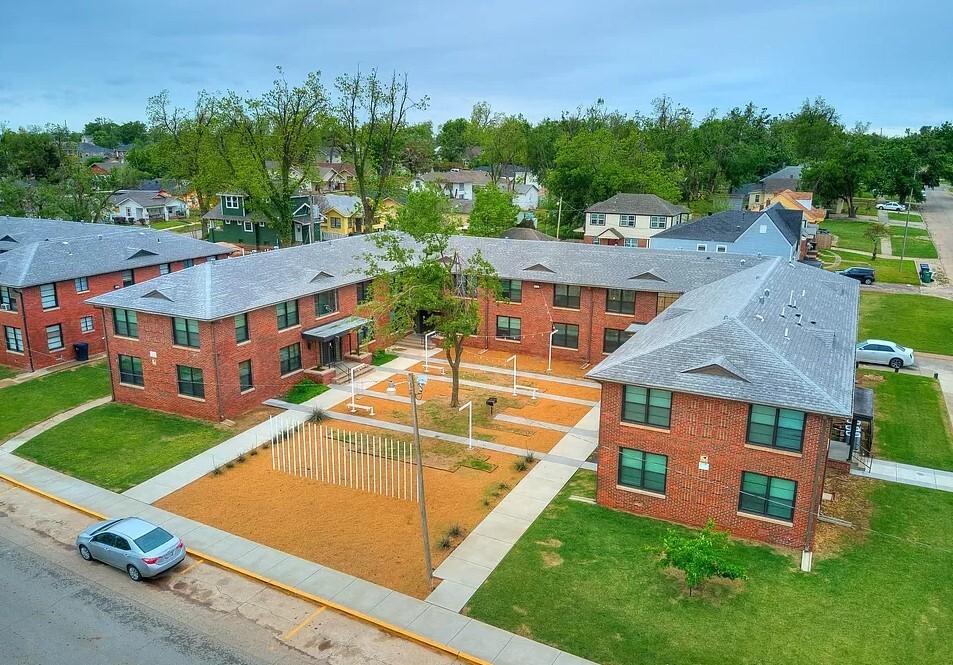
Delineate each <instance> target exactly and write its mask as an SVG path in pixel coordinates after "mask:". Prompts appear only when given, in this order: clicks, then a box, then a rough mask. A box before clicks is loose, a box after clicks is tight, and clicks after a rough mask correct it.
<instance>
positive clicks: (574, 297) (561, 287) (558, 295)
mask: <svg viewBox="0 0 953 665" xmlns="http://www.w3.org/2000/svg"><path fill="white" fill-rule="evenodd" d="M579 291H580V287H578V286H576V285H575V284H556V288H555V291H554V293H553V306H554V307H564V308H566V309H579Z"/></svg>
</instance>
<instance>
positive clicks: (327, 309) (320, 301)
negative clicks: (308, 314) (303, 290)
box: [314, 289, 338, 318]
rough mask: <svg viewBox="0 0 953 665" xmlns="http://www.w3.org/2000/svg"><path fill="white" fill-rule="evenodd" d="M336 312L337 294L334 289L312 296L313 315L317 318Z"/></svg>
mask: <svg viewBox="0 0 953 665" xmlns="http://www.w3.org/2000/svg"><path fill="white" fill-rule="evenodd" d="M336 311H338V292H337V290H335V289H332V290H330V291H322V292H321V293H316V294H315V295H314V315H315V316H316V317H318V318H320V317H322V316H326V315H328V314H333V313H334V312H336Z"/></svg>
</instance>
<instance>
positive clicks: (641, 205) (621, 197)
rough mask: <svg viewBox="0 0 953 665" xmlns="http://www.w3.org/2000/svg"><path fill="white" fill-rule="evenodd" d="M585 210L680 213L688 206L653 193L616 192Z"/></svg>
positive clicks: (640, 213)
mask: <svg viewBox="0 0 953 665" xmlns="http://www.w3.org/2000/svg"><path fill="white" fill-rule="evenodd" d="M586 212H608V213H621V214H630V215H656V216H658V215H664V216H666V217H667V216H670V215H681V214H684V213H687V212H689V210H688V208H686V207H685V206H681V205H676V204H674V203H669V202H668V201H666V200H665V199H663V198H659V197H658V196H656V195H655V194H621V193H620V194H616V195H615V196H613V197H610V198H608V199H606V200H605V201H600V202H599V203H593V204H592V205H591V206H589V207H588V208H586Z"/></svg>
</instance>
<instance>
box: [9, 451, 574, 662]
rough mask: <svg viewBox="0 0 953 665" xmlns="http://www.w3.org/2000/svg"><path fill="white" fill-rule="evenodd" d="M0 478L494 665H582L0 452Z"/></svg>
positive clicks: (548, 649) (515, 637)
mask: <svg viewBox="0 0 953 665" xmlns="http://www.w3.org/2000/svg"><path fill="white" fill-rule="evenodd" d="M0 474H2V475H3V476H6V477H7V478H9V479H11V480H13V481H16V482H21V483H25V484H27V485H30V486H32V487H35V488H36V489H39V490H41V491H43V492H46V493H47V494H49V495H51V496H54V497H57V498H59V499H63V500H66V501H70V502H72V503H74V504H76V505H78V506H80V507H82V508H84V509H87V510H91V511H94V512H97V513H100V514H103V515H105V516H107V517H127V516H138V517H142V518H143V519H147V520H149V521H151V522H153V523H155V524H158V525H160V526H163V527H164V528H166V529H168V530H169V531H170V532H172V533H174V534H175V535H176V536H179V537H180V538H182V539H183V540H185V542H186V545H187V547H188V548H189V550H190V551H192V552H193V553H195V554H196V555H197V556H199V557H201V556H203V555H204V556H208V557H214V558H216V559H219V560H221V561H222V562H224V563H226V564H229V565H232V566H235V567H237V568H240V569H242V570H246V571H248V572H250V573H253V574H256V575H260V576H262V577H264V578H266V579H270V580H274V581H276V582H279V583H281V584H285V585H287V586H289V587H292V588H294V589H298V590H300V591H302V592H304V593H308V594H312V595H314V596H317V597H318V598H320V599H322V600H323V601H330V602H332V603H335V604H337V605H338V606H339V607H340V608H343V609H344V610H345V611H350V612H355V613H360V614H363V615H365V616H367V617H370V618H371V619H372V620H374V621H377V622H382V623H384V624H387V625H391V626H395V627H398V628H400V629H403V630H405V631H407V632H409V633H412V634H414V635H419V636H421V637H424V638H426V639H428V640H431V641H433V642H435V643H437V644H441V645H446V646H447V647H449V648H450V649H456V650H459V651H462V652H464V653H466V654H469V655H471V656H473V657H476V658H482V659H483V660H485V661H487V662H489V663H493V664H494V665H580V664H583V663H589V662H590V661H586V660H583V659H581V658H578V657H576V656H573V655H571V654H568V653H565V652H562V651H559V650H557V649H554V648H553V647H550V646H547V645H545V644H540V643H538V642H534V641H532V640H529V639H527V638H525V637H521V636H519V635H514V634H513V633H509V632H506V631H504V630H501V629H499V628H496V627H494V626H490V625H488V624H485V623H482V622H480V621H476V620H475V619H471V618H469V617H465V616H461V615H459V614H457V613H456V612H452V611H450V610H447V609H445V608H443V607H440V606H438V605H436V604H433V603H430V602H427V601H423V600H418V599H416V598H412V597H410V596H407V595H404V594H402V593H398V592H396V591H391V590H390V589H387V588H385V587H382V586H379V585H377V584H373V583H371V582H367V581H365V580H362V579H359V578H356V577H354V576H352V575H347V574H345V573H342V572H339V571H336V570H333V569H331V568H327V567H325V566H321V565H318V564H316V563H313V562H311V561H307V560H305V559H301V558H298V557H295V556H291V555H289V554H286V553H284V552H281V551H279V550H276V549H273V548H271V547H268V546H266V545H262V544H259V543H256V542H254V541H251V540H247V539H245V538H241V537H239V536H236V535H234V534H230V533H228V532H226V531H222V530H221V529H216V528H214V527H210V526H207V525H205V524H201V523H200V522H196V521H194V520H190V519H186V518H184V517H181V516H179V515H175V514H174V513H170V512H168V511H165V510H160V509H159V508H155V507H154V506H150V505H149V504H148V503H146V502H143V501H139V500H137V499H135V498H133V497H130V496H126V495H122V494H116V493H114V492H110V491H108V490H104V489H102V488H100V487H97V486H95V485H91V484H89V483H86V482H83V481H81V480H78V479H76V478H72V477H70V476H66V475H64V474H61V473H57V472H56V471H51V470H50V469H46V468H44V467H42V466H39V465H37V464H33V463H32V462H28V461H27V460H22V459H20V458H18V457H15V456H13V455H10V454H9V453H6V452H3V451H0Z"/></svg>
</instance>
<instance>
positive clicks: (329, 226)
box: [317, 194, 367, 238]
mask: <svg viewBox="0 0 953 665" xmlns="http://www.w3.org/2000/svg"><path fill="white" fill-rule="evenodd" d="M317 204H318V210H320V211H321V215H322V217H323V219H322V220H321V232H322V233H324V234H328V235H330V236H331V237H332V238H333V237H335V236H352V235H354V234H356V233H366V232H367V229H365V228H364V206H362V205H361V199H360V198H358V197H357V196H350V195H347V194H322V195H320V196H318V197H317Z"/></svg>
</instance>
